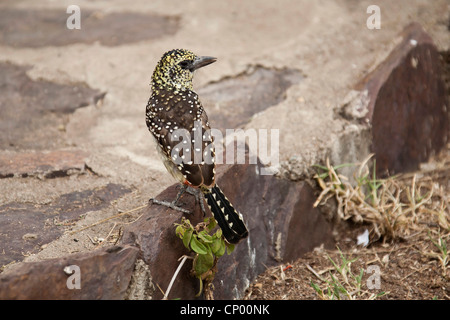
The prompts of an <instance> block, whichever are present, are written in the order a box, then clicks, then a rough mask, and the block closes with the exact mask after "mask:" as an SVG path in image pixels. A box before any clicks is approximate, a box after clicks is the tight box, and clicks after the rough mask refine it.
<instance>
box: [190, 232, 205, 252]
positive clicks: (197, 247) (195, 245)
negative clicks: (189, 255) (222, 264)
mask: <svg viewBox="0 0 450 320" xmlns="http://www.w3.org/2000/svg"><path fill="white" fill-rule="evenodd" d="M191 249H192V250H194V251H195V252H196V253H198V254H200V255H203V254H207V253H208V248H206V246H205V245H204V244H203V243H201V242H200V241H198V239H197V237H196V236H195V235H193V236H192V237H191Z"/></svg>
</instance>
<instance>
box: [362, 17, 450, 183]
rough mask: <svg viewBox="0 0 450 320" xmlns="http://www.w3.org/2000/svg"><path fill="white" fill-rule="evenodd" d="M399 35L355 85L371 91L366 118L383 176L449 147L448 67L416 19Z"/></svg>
mask: <svg viewBox="0 0 450 320" xmlns="http://www.w3.org/2000/svg"><path fill="white" fill-rule="evenodd" d="M401 37H402V41H401V43H400V44H399V45H397V47H396V48H395V49H394V50H393V51H392V52H391V53H390V55H389V56H388V57H387V58H386V59H385V61H383V63H381V64H380V65H379V66H378V67H377V68H376V69H375V70H374V71H373V72H371V73H370V74H368V75H367V76H366V77H365V78H364V79H362V80H361V82H360V83H359V84H358V85H357V86H356V90H358V91H360V92H364V93H365V92H367V96H368V100H367V99H366V98H365V100H366V101H364V102H365V103H363V105H364V104H365V106H366V108H365V109H366V110H367V112H366V113H365V115H364V120H365V121H367V122H370V123H371V125H372V151H373V152H374V153H375V159H376V166H377V173H378V174H379V175H385V174H387V173H389V174H391V175H392V174H395V173H399V172H406V171H411V170H415V169H418V167H419V164H420V163H421V162H424V161H426V160H428V158H429V157H430V156H431V155H433V154H434V153H437V152H439V151H440V150H441V149H442V148H443V147H444V146H445V145H446V143H447V141H448V138H449V132H450V127H449V110H450V108H449V105H448V100H447V93H446V88H445V82H444V66H443V62H442V59H441V57H440V54H439V52H438V51H437V48H436V46H435V45H434V44H433V41H432V39H431V37H430V36H429V35H428V34H427V33H426V32H425V31H424V30H423V29H422V27H421V26H420V25H419V24H418V23H411V24H410V25H408V26H407V27H406V28H405V29H404V31H403V32H402V34H401ZM362 96H365V95H362ZM362 109H364V108H362Z"/></svg>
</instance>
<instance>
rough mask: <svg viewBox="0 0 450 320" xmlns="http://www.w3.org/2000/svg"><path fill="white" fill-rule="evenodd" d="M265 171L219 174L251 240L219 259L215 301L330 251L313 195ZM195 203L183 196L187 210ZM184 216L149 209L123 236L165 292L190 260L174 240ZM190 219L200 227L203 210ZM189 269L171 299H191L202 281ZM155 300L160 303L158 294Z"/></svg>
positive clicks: (254, 167)
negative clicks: (267, 273) (281, 267)
mask: <svg viewBox="0 0 450 320" xmlns="http://www.w3.org/2000/svg"><path fill="white" fill-rule="evenodd" d="M260 169H261V165H260V164H259V163H258V164H248V163H247V164H240V165H238V164H233V165H221V166H218V168H217V174H218V179H217V181H218V184H219V185H220V187H221V189H222V190H223V191H224V193H225V194H226V195H227V197H228V198H229V199H230V201H231V202H232V203H233V205H234V206H235V207H236V208H237V209H238V210H239V211H241V212H242V214H243V215H244V218H245V220H246V222H247V224H248V228H249V231H250V235H249V237H248V238H247V239H246V240H243V241H242V242H241V243H239V244H238V245H237V246H236V249H235V251H234V252H233V253H232V254H231V255H224V256H222V257H221V258H220V259H219V263H218V271H217V273H216V276H215V280H214V287H215V290H214V298H215V299H235V298H239V297H241V295H242V293H243V292H244V290H245V289H246V288H247V286H248V285H249V283H250V282H251V281H252V280H253V279H255V278H256V276H257V275H258V274H260V273H261V272H263V271H264V270H265V269H266V268H267V267H268V266H272V265H275V264H277V263H280V262H281V261H285V262H286V261H292V260H295V259H297V258H298V257H300V256H301V255H302V254H304V253H306V252H308V251H311V250H312V249H313V248H315V247H318V246H320V245H322V244H323V245H325V247H331V246H332V245H333V239H332V236H331V227H330V225H329V224H328V222H327V221H326V220H325V218H324V217H323V216H322V215H321V213H320V212H319V211H318V210H317V209H314V208H313V206H312V205H313V203H314V201H315V198H314V195H313V190H312V189H311V187H309V185H308V184H307V183H306V182H293V181H288V180H285V179H279V178H276V177H275V176H269V175H259V174H258V173H259V172H260ZM176 193H177V188H176V186H172V187H169V188H168V189H166V190H165V191H164V192H163V193H162V194H160V195H159V196H158V197H157V198H158V199H160V200H168V201H171V200H173V199H174V197H175V195H176ZM193 198H194V197H192V196H191V195H188V194H184V195H183V196H182V198H181V200H180V201H181V202H183V203H184V206H183V207H184V208H193V207H194V199H193ZM181 217H182V214H181V213H180V212H178V211H174V210H172V209H169V208H167V207H163V206H159V205H154V204H151V205H149V207H148V208H147V210H146V212H145V213H144V215H143V217H142V218H141V219H140V221H138V222H136V223H134V224H132V225H130V226H129V227H128V228H127V229H126V230H125V231H124V237H123V244H125V245H133V244H135V245H137V246H139V248H140V250H141V256H142V258H143V260H144V261H145V262H146V263H147V264H148V265H149V270H150V273H151V275H152V279H153V281H154V283H156V284H157V285H158V286H159V287H161V288H162V290H166V289H167V286H168V284H169V282H170V280H171V278H172V276H173V274H174V272H175V270H176V268H177V267H178V264H179V262H178V259H179V258H180V257H181V256H183V255H185V254H188V251H187V250H186V248H185V247H184V246H183V244H182V242H181V240H180V239H178V238H177V237H176V235H175V226H174V223H178V222H180V220H181ZM187 218H188V219H189V220H190V221H191V222H192V223H193V224H196V223H198V222H200V221H202V220H203V215H202V213H201V212H200V209H199V206H198V205H197V206H195V211H194V214H192V215H188V216H187ZM190 268H191V263H190V261H188V262H187V263H185V265H184V266H183V268H182V269H181V272H180V273H179V275H178V277H177V279H176V282H175V284H174V285H173V287H172V290H171V292H170V295H169V299H173V298H181V299H193V298H194V297H195V294H196V293H197V292H198V290H199V287H198V280H196V279H195V278H194V277H192V276H190V275H189V271H190ZM153 294H154V296H153V298H155V299H160V298H161V297H162V294H161V292H159V290H155V291H153Z"/></svg>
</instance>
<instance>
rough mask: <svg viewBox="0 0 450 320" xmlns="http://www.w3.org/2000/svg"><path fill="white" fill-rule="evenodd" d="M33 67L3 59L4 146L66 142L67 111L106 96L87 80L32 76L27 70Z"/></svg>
mask: <svg viewBox="0 0 450 320" xmlns="http://www.w3.org/2000/svg"><path fill="white" fill-rule="evenodd" d="M30 68H31V67H30V66H19V65H15V64H12V63H8V62H0V131H1V132H2V134H1V135H0V149H3V150H5V149H6V150H14V149H18V148H27V149H34V150H36V149H50V148H55V147H58V146H65V144H66V143H65V141H64V136H63V133H64V130H65V125H66V123H67V121H68V118H67V115H69V114H71V113H73V112H74V111H75V110H76V109H78V108H82V107H85V106H88V105H95V104H96V103H97V102H98V101H99V100H102V99H103V97H104V96H105V92H101V91H99V90H96V89H92V88H90V87H89V86H87V85H86V84H85V83H74V84H72V85H66V84H58V83H54V82H51V81H46V80H32V79H31V78H30V77H28V75H27V74H26V72H27V70H29V69H30Z"/></svg>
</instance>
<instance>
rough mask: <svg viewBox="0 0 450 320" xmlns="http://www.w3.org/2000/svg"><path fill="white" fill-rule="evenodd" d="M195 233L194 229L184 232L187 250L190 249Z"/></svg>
mask: <svg viewBox="0 0 450 320" xmlns="http://www.w3.org/2000/svg"><path fill="white" fill-rule="evenodd" d="M193 232H194V229H187V230H185V231H184V234H183V238H182V239H183V244H184V246H185V247H186V248H188V249H189V243H190V242H191V239H192V233H193Z"/></svg>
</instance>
